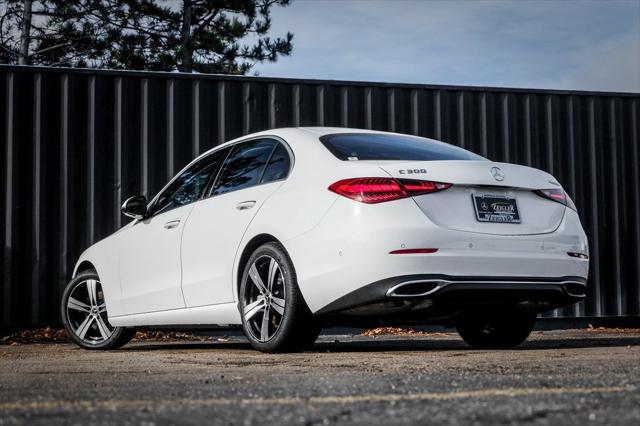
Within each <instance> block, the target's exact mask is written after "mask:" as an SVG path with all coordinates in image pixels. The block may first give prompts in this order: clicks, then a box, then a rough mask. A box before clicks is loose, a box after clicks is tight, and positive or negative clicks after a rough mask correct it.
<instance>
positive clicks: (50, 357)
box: [0, 330, 640, 426]
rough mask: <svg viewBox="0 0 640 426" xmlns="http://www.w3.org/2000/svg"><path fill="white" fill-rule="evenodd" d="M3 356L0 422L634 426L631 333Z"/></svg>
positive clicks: (636, 376)
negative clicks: (272, 351) (517, 342)
mask: <svg viewBox="0 0 640 426" xmlns="http://www.w3.org/2000/svg"><path fill="white" fill-rule="evenodd" d="M221 340H222V341H217V339H214V340H211V341H206V342H182V341H176V342H138V343H132V344H129V345H127V346H125V347H124V348H122V349H120V350H117V351H110V352H92V351H86V350H82V349H79V348H77V347H75V346H73V345H71V344H20V345H15V346H8V345H6V346H0V375H1V376H0V425H13V424H29V425H56V424H83V425H88V424H96V425H107V424H118V425H126V424H135V425H143V424H144V425H154V424H180V425H196V424H206V425H227V424H229V425H254V424H255V425H258V424H260V425H263V424H264V425H333V424H357V425H469V424H492V425H493V424H539V425H554V426H555V425H561V424H572V425H581V426H585V425H634V426H636V425H639V424H640V330H635V331H629V330H627V331H577V330H570V331H544V332H535V333H534V334H533V335H532V337H531V338H530V340H529V341H528V342H527V343H525V344H524V345H522V346H521V347H519V348H518V349H515V350H473V349H470V348H469V347H467V346H466V345H465V344H464V343H463V342H462V341H461V340H460V339H459V338H458V337H457V335H456V334H448V333H436V334H425V335H417V336H381V337H375V338H374V337H363V336H348V335H329V336H322V337H321V339H320V340H319V341H318V343H317V344H316V345H315V347H314V348H313V350H312V351H310V352H305V353H300V354H283V355H266V354H262V353H258V352H255V351H253V350H252V349H251V348H250V347H249V345H248V344H247V343H246V341H245V340H244V339H243V338H241V337H230V338H227V339H221Z"/></svg>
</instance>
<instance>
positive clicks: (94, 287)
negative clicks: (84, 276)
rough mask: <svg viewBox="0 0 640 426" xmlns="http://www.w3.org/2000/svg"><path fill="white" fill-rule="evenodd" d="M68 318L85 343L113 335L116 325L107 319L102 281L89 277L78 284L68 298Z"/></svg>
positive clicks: (76, 333)
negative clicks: (112, 324) (113, 325)
mask: <svg viewBox="0 0 640 426" xmlns="http://www.w3.org/2000/svg"><path fill="white" fill-rule="evenodd" d="M67 318H68V321H69V326H70V328H71V330H72V332H73V333H74V334H75V335H76V337H77V338H79V339H80V340H82V341H83V342H85V343H88V344H93V345H95V344H98V343H102V342H104V341H105V340H107V339H108V338H109V337H111V335H112V334H113V332H114V327H112V326H111V324H109V321H108V319H107V307H106V303H105V300H104V294H103V292H102V284H100V281H98V280H94V279H89V280H85V281H80V282H79V283H78V284H76V286H75V287H74V288H73V290H71V292H70V293H69V298H68V299H67Z"/></svg>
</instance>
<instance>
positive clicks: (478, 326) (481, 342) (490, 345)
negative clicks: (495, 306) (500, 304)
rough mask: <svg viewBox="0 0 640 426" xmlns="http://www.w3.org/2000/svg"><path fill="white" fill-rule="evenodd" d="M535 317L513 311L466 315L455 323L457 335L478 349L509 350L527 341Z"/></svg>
mask: <svg viewBox="0 0 640 426" xmlns="http://www.w3.org/2000/svg"><path fill="white" fill-rule="evenodd" d="M535 321H536V316H535V315H533V314H528V313H520V312H514V311H498V312H495V313H491V314H488V313H486V312H484V313H481V312H474V313H466V314H464V315H462V316H461V317H460V318H459V319H458V322H457V325H456V329H457V330H458V334H459V335H460V337H462V340H464V341H465V342H466V343H467V344H469V345H471V346H472V347H474V348H478V349H509V348H514V347H516V346H518V345H519V344H521V343H522V342H524V341H525V340H527V337H529V334H531V331H532V330H533V326H534V324H535Z"/></svg>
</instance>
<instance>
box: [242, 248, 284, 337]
mask: <svg viewBox="0 0 640 426" xmlns="http://www.w3.org/2000/svg"><path fill="white" fill-rule="evenodd" d="M246 279H247V280H248V281H249V282H247V283H246V285H245V286H244V288H245V294H244V307H243V310H242V315H243V318H244V321H245V323H246V325H247V330H248V331H249V333H251V337H252V338H254V339H256V340H258V341H259V342H267V341H269V340H271V339H272V338H273V336H275V334H276V332H277V331H278V329H279V328H280V324H282V319H283V317H284V312H285V303H286V297H285V296H286V294H285V292H286V287H285V282H284V276H283V274H282V268H281V267H280V265H279V264H278V262H277V261H276V260H275V259H274V258H273V257H271V256H267V255H264V256H260V257H259V258H257V259H256V260H255V261H254V262H253V264H251V267H250V268H249V273H248V274H247V278H246Z"/></svg>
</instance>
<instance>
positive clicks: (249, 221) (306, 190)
mask: <svg viewBox="0 0 640 426" xmlns="http://www.w3.org/2000/svg"><path fill="white" fill-rule="evenodd" d="M342 132H348V133H354V132H357V133H382V132H374V131H368V130H359V129H341V128H306V129H304V128H298V129H293V128H292V129H277V130H270V131H265V132H261V133H258V134H254V135H250V136H247V137H244V138H240V139H238V140H235V141H231V142H228V143H227V144H223V145H221V146H219V147H216V148H215V150H217V149H221V148H222V147H223V146H228V145H229V144H233V143H237V142H238V141H242V140H245V139H249V138H255V137H257V136H273V137H276V138H278V139H280V140H282V141H284V142H286V144H287V145H288V146H289V147H290V149H291V151H292V154H293V156H292V163H293V167H292V169H291V171H290V173H289V176H288V177H287V178H286V179H285V180H283V181H276V182H272V183H268V184H263V185H258V186H254V187H251V188H247V189H242V190H238V191H234V192H229V193H226V194H223V195H220V196H214V197H211V198H207V199H204V200H200V201H196V202H194V203H191V204H188V205H186V206H183V207H180V208H177V209H174V210H171V211H168V212H166V213H163V214H160V215H159V216H157V217H152V218H151V219H145V221H146V222H148V223H146V224H145V221H137V220H136V221H133V222H132V223H130V224H128V225H127V226H125V227H124V228H123V229H121V230H119V231H118V232H116V233H115V234H113V235H111V236H109V237H108V238H106V239H105V240H103V241H100V242H98V243H96V244H94V245H93V246H92V247H91V248H89V249H88V250H87V251H86V252H85V253H83V254H82V256H81V257H80V259H79V260H78V263H77V265H76V270H75V271H74V275H75V274H76V273H77V271H78V270H79V267H80V266H82V269H84V267H85V266H86V265H88V264H89V263H90V264H91V265H93V267H95V268H96V270H97V272H98V275H99V276H100V280H101V282H102V287H103V291H104V293H105V299H106V302H107V307H108V314H109V321H110V322H111V323H112V324H113V325H115V326H141V325H158V326H161V325H180V324H184V325H189V324H212V325H213V324H230V325H232V324H240V323H241V318H240V315H239V313H238V308H237V294H238V288H239V285H240V283H239V282H238V276H239V275H240V274H241V272H242V271H241V270H240V265H239V263H240V258H241V256H242V254H243V252H244V251H245V248H246V247H247V245H248V244H249V243H250V242H251V241H252V240H253V239H254V238H255V237H257V236H263V235H269V236H271V237H272V238H273V239H275V240H277V241H279V242H280V243H282V244H283V246H284V247H285V249H286V250H287V252H288V254H289V256H290V257H291V259H292V262H293V264H294V266H295V269H296V273H297V278H298V284H299V287H300V290H301V293H302V295H303V297H304V299H305V301H306V302H307V305H308V306H309V308H310V309H311V311H312V312H314V313H317V312H320V311H322V309H323V308H324V307H326V306H327V305H329V304H331V303H332V302H334V301H336V300H337V299H339V298H341V297H343V296H345V295H348V294H349V293H351V292H353V291H355V290H357V289H359V288H363V287H365V286H367V285H369V284H371V283H373V282H376V281H379V280H382V279H386V278H390V277H396V276H404V275H412V274H442V275H450V276H465V277H474V276H477V277H484V276H492V277H499V276H505V277H525V278H526V277H541V278H544V277H550V278H556V277H581V278H586V277H587V274H588V260H585V259H581V258H576V257H569V256H568V255H567V252H576V253H583V254H585V255H588V244H587V239H586V235H585V233H584V231H583V229H582V227H581V225H580V221H579V218H578V215H577V213H576V212H575V211H574V210H572V209H569V208H566V207H565V206H563V205H561V204H559V203H555V202H553V201H550V200H544V199H542V198H540V197H539V196H537V195H535V194H533V192H531V190H534V189H545V188H556V187H557V188H559V183H558V182H557V180H556V179H555V178H554V177H553V176H551V175H549V174H548V173H545V172H542V171H540V170H536V169H532V168H529V167H525V166H518V165H513V164H506V163H494V162H491V161H429V162H407V161H340V160H338V159H337V158H336V157H335V156H334V155H333V154H332V153H331V152H330V151H329V150H328V149H326V148H325V147H324V146H323V144H322V143H321V142H320V141H319V140H318V137H319V136H321V135H324V134H331V133H342ZM206 155H207V153H205V154H203V155H202V156H200V157H199V158H198V159H196V160H194V162H196V161H198V160H199V159H200V158H202V157H204V156H206ZM492 167H499V168H500V169H501V170H502V171H503V172H504V174H505V175H506V177H505V180H504V181H502V182H496V181H495V180H494V179H493V178H492V175H491V173H490V169H491V168H492ZM185 169H186V168H185ZM407 170H415V171H417V172H416V173H411V174H409V175H407V174H406V171H407ZM390 176H391V177H395V178H403V179H404V178H410V179H421V180H431V181H437V182H448V183H452V184H453V186H452V187H451V188H449V189H447V190H444V191H441V192H438V193H433V194H427V195H422V196H417V197H414V198H405V199H400V200H395V201H392V202H384V203H379V204H364V203H359V202H356V201H354V200H351V199H348V198H345V197H343V196H340V195H337V194H335V193H333V192H331V191H329V190H328V189H327V188H328V187H329V186H330V185H331V184H332V183H334V182H336V181H338V180H341V179H345V178H354V177H390ZM478 185H492V186H491V187H482V188H479V187H478ZM501 187H502V188H501ZM477 191H484V192H488V193H492V192H498V193H507V194H510V195H511V196H515V197H516V198H517V200H518V206H519V209H520V212H521V214H522V223H521V224H518V225H515V224H500V223H479V222H477V221H476V219H475V215H474V212H473V209H472V207H471V194H472V193H476V192H477ZM245 201H255V202H256V203H255V204H254V206H253V208H250V209H244V210H239V209H237V208H236V207H237V205H238V203H241V202H245ZM533 209H535V211H533ZM174 216H175V218H174ZM176 219H180V223H179V224H178V226H177V227H175V228H174V229H165V228H164V224H165V223H167V222H169V221H170V220H176ZM425 247H433V248H437V249H438V251H437V252H435V253H430V254H410V255H391V254H389V252H390V251H392V250H398V249H404V248H425Z"/></svg>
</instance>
